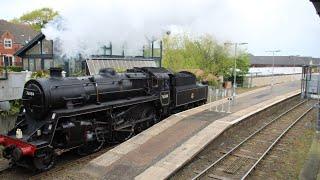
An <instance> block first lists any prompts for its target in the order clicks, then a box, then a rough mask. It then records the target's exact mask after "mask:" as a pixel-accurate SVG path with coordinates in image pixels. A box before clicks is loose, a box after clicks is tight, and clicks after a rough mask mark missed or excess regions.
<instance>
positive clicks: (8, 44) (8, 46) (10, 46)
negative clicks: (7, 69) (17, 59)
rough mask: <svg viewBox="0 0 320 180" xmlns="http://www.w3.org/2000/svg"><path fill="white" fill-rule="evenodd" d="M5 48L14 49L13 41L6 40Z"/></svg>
mask: <svg viewBox="0 0 320 180" xmlns="http://www.w3.org/2000/svg"><path fill="white" fill-rule="evenodd" d="M4 48H5V49H11V48H12V40H11V39H4Z"/></svg>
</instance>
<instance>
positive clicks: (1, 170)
mask: <svg viewBox="0 0 320 180" xmlns="http://www.w3.org/2000/svg"><path fill="white" fill-rule="evenodd" d="M113 147H114V145H113V146H109V147H105V148H104V149H102V150H100V151H98V152H96V153H93V154H90V155H87V156H83V157H80V158H79V157H78V156H76V155H74V154H73V153H72V152H70V154H65V155H62V156H60V157H59V159H58V162H57V164H56V166H55V167H53V169H51V170H49V171H45V172H41V173H35V172H32V171H31V170H27V169H24V168H20V167H15V166H14V167H10V166H9V165H8V162H7V161H6V162H4V163H3V164H7V166H5V165H2V164H1V166H0V179H36V180H37V179H48V178H49V179H54V177H56V176H58V175H59V176H61V175H63V174H64V173H65V172H67V171H69V170H70V169H72V168H74V167H81V166H82V165H84V164H86V163H87V162H89V161H90V160H92V159H94V158H96V157H98V156H100V155H102V154H103V153H105V152H107V151H109V150H110V149H112V148H113Z"/></svg>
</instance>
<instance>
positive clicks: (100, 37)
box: [42, 0, 216, 56]
mask: <svg viewBox="0 0 320 180" xmlns="http://www.w3.org/2000/svg"><path fill="white" fill-rule="evenodd" d="M215 2H216V1H212V0H175V1H172V0H135V1H132V0H108V1H94V0H92V1H76V2H74V3H73V4H71V5H69V7H71V8H68V9H66V10H64V11H60V12H59V13H60V17H58V18H56V19H55V20H53V21H51V22H49V23H48V24H47V25H46V27H45V28H44V29H42V32H43V33H44V34H45V35H46V37H47V39H51V40H55V41H58V42H59V46H60V49H61V51H62V52H61V53H62V54H65V55H67V56H75V55H77V54H78V53H81V54H83V55H92V54H97V51H100V52H101V47H102V46H103V45H107V46H108V44H109V42H112V45H113V47H118V48H119V47H123V46H124V48H125V49H127V50H128V51H130V50H141V49H142V46H143V45H144V44H146V43H147V42H148V40H149V41H150V40H157V39H160V38H161V37H162V36H163V35H164V34H165V33H166V32H168V31H171V32H173V33H175V32H181V31H182V29H183V30H186V31H187V30H190V31H194V32H196V31H197V29H196V28H194V27H196V24H199V22H201V23H202V22H203V21H205V20H206V19H207V18H206V14H208V13H210V11H211V10H212V8H213V7H214V4H215ZM208 23H209V22H208ZM204 31H206V29H204Z"/></svg>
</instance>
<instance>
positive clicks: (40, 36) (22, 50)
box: [14, 33, 45, 57]
mask: <svg viewBox="0 0 320 180" xmlns="http://www.w3.org/2000/svg"><path fill="white" fill-rule="evenodd" d="M43 39H45V35H44V34H42V33H39V34H37V35H36V36H35V37H34V38H32V39H31V40H29V41H28V43H27V44H26V45H25V46H23V47H22V48H20V49H19V50H18V51H17V52H16V53H15V54H14V55H15V56H19V57H21V56H22V55H23V54H24V53H26V52H27V51H28V50H29V49H31V48H32V47H34V45H36V44H37V43H38V41H41V40H43Z"/></svg>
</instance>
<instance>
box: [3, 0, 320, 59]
mask: <svg viewBox="0 0 320 180" xmlns="http://www.w3.org/2000/svg"><path fill="white" fill-rule="evenodd" d="M8 2H9V1H7V2H6V3H5V6H9V7H12V8H5V9H12V10H13V11H14V12H15V13H17V14H18V11H19V13H21V12H24V11H25V10H28V11H30V10H32V8H37V7H43V6H49V7H53V8H55V9H56V10H58V11H59V12H60V14H61V15H62V16H63V17H64V18H65V19H66V21H67V22H68V24H67V25H66V27H65V28H66V29H68V31H66V32H61V31H56V32H58V33H57V34H59V33H60V35H59V36H60V37H62V38H63V39H64V41H65V44H66V46H65V48H66V52H68V53H72V52H73V51H75V50H77V48H80V47H77V46H78V45H79V44H78V43H80V44H82V45H81V48H83V47H84V46H85V47H87V48H88V49H87V50H88V51H92V50H89V49H90V48H92V49H94V48H95V47H96V46H97V45H96V44H97V43H100V44H103V43H105V42H107V41H114V42H115V43H116V42H119V44H121V43H123V42H127V46H128V47H130V46H132V47H136V46H138V45H140V44H141V43H142V41H144V40H145V37H146V36H147V37H152V36H155V37H159V36H161V34H162V33H163V32H164V31H165V30H166V29H170V27H180V28H178V29H181V28H184V29H187V30H189V31H192V32H193V33H196V34H203V33H208V34H212V35H214V36H215V37H216V38H217V39H219V40H220V41H226V40H229V41H236V42H248V43H249V45H248V49H249V51H250V52H251V53H253V54H256V55H264V54H266V53H265V51H266V50H270V49H281V50H282V53H281V54H283V55H296V54H300V55H306V56H317V57H320V51H319V48H318V47H317V44H318V41H319V39H320V35H319V32H320V18H319V17H318V16H317V15H316V13H315V9H314V7H313V6H312V4H311V3H310V2H309V1H301V0H258V1H257V0H241V1H239V0H184V1H183V0H135V1H132V0H105V1H99V0H90V1H85V0H68V1H65V0H55V1H54V0H30V1H18V0H13V1H10V2H11V4H9V3H8ZM16 3H18V4H19V6H17V4H16ZM14 7H15V8H14ZM16 7H19V10H17V9H18V8H16ZM22 10H23V11H22ZM15 16H19V15H15ZM52 27H53V26H52ZM52 31H53V29H51V32H52ZM44 32H46V30H45V31H44ZM48 36H51V34H48ZM83 43H84V44H85V45H83Z"/></svg>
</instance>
